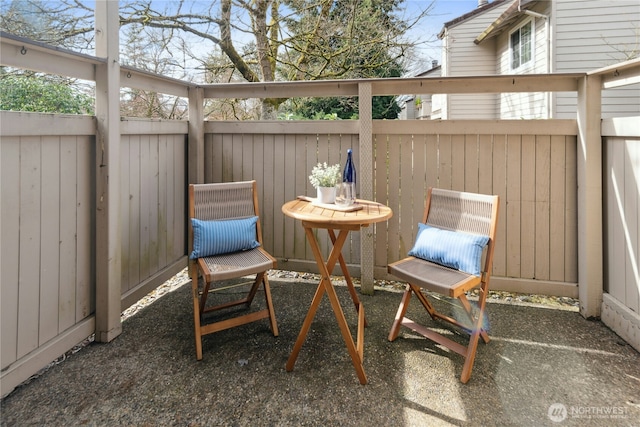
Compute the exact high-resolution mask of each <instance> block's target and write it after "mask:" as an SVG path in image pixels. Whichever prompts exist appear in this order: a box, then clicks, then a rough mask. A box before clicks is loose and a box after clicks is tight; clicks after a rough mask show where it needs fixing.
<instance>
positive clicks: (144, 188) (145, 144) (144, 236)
mask: <svg viewBox="0 0 640 427" xmlns="http://www.w3.org/2000/svg"><path fill="white" fill-rule="evenodd" d="M150 159H151V141H150V136H149V135H141V136H140V163H139V164H138V168H139V170H140V218H138V219H137V220H138V221H140V251H139V252H138V257H139V259H140V280H139V281H142V280H144V279H145V278H147V277H149V271H150V269H151V264H150V263H151V260H150V249H151V230H150V227H149V219H150V215H151V212H150V203H151V192H152V191H153V184H152V183H151V180H150V179H149V177H150V176H151V172H152V169H151V161H150ZM134 283H138V282H134Z"/></svg>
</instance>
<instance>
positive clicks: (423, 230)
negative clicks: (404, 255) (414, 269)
mask: <svg viewBox="0 0 640 427" xmlns="http://www.w3.org/2000/svg"><path fill="white" fill-rule="evenodd" d="M487 243H489V236H483V235H479V234H469V233H463V232H460V231H449V230H442V229H440V228H436V227H431V226H428V225H426V224H422V223H418V235H417V236H416V243H415V245H413V248H412V249H411V250H410V251H409V255H411V256H414V257H416V258H422V259H425V260H427V261H431V262H435V263H437V264H442V265H445V266H447V267H451V268H455V269H456V270H460V271H464V272H465V273H469V274H473V275H475V276H479V275H480V261H481V259H482V250H483V249H484V247H485V246H486V245H487Z"/></svg>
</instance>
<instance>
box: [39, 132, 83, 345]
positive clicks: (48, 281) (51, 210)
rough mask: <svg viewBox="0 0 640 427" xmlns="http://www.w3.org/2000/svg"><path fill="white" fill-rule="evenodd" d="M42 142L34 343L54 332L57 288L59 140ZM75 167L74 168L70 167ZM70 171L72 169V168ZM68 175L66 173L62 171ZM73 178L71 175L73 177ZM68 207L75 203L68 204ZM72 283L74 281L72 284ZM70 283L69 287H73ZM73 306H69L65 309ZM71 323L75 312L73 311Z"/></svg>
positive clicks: (51, 335) (49, 138)
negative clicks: (37, 292)
mask: <svg viewBox="0 0 640 427" xmlns="http://www.w3.org/2000/svg"><path fill="white" fill-rule="evenodd" d="M41 140H42V145H41V149H42V160H43V161H42V169H41V182H42V184H41V187H42V202H41V203H42V205H41V209H42V212H43V215H41V216H40V229H41V230H42V231H41V234H40V260H41V262H40V281H39V282H40V283H41V285H40V298H39V299H40V301H39V305H40V313H39V319H38V320H39V327H38V335H39V336H38V342H39V343H40V344H42V343H45V342H47V341H48V340H50V339H51V338H53V337H55V336H56V335H57V333H58V288H59V287H60V282H59V279H60V274H59V268H60V252H59V242H60V210H61V206H60V204H61V200H60V183H61V182H60V174H61V170H60V161H59V159H60V138H58V137H51V136H45V137H42V138H41ZM74 166H75V165H74ZM72 170H75V168H74V169H72ZM64 172H66V173H68V171H64ZM74 178H75V176H74ZM71 206H72V207H74V206H75V203H72V204H71ZM74 282H75V281H74ZM74 282H72V283H71V284H70V286H72V285H73V284H74ZM71 308H75V307H69V309H71ZM73 314H74V320H75V310H74V311H73Z"/></svg>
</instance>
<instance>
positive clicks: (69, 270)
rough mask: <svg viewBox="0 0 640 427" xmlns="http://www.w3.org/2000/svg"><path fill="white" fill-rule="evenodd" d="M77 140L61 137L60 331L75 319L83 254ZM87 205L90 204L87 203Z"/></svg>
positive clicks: (69, 325) (71, 324) (80, 159)
mask: <svg viewBox="0 0 640 427" xmlns="http://www.w3.org/2000/svg"><path fill="white" fill-rule="evenodd" d="M78 145H79V144H78V141H77V139H76V137H68V138H65V139H64V140H63V141H62V150H61V153H60V172H61V173H60V209H62V213H61V215H60V225H59V227H60V237H59V238H60V243H59V245H60V246H59V251H60V288H59V296H58V298H59V301H58V303H59V307H58V310H59V314H58V321H57V326H58V329H59V330H60V332H62V331H64V330H66V329H67V328H69V327H71V326H73V325H74V324H75V323H76V304H77V300H76V274H77V266H78V264H79V260H80V259H83V258H84V255H83V254H82V252H79V251H78V242H77V240H76V237H77V236H76V233H77V231H78V223H77V221H78V217H77V212H78V208H77V201H78V194H77V187H76V185H77V182H78V176H77V169H78V164H79V163H80V162H81V161H82V160H85V159H84V158H78ZM86 208H87V209H88V207H86Z"/></svg>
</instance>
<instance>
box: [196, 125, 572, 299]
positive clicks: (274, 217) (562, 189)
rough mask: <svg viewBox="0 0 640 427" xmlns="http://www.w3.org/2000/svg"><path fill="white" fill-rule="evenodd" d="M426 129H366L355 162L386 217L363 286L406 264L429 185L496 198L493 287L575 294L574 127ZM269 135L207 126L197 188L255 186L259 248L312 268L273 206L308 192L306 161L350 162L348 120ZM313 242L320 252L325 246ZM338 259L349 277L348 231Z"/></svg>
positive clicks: (299, 238) (352, 257) (355, 247)
mask: <svg viewBox="0 0 640 427" xmlns="http://www.w3.org/2000/svg"><path fill="white" fill-rule="evenodd" d="M302 126H304V129H302ZM431 126H432V124H431V125H430V124H429V123H427V122H421V121H401V122H399V121H376V122H374V154H373V163H372V164H371V165H363V164H358V163H356V164H357V168H366V167H370V168H372V170H373V171H374V199H375V200H376V201H378V202H382V203H385V204H387V205H388V206H390V207H391V208H392V210H393V212H394V216H393V217H392V218H391V219H390V220H389V221H388V222H387V223H384V224H377V225H376V226H375V227H374V228H375V233H374V234H375V245H374V268H375V277H376V278H389V277H388V276H387V273H386V265H387V264H388V263H389V262H393V261H396V260H398V259H400V258H401V257H404V256H406V253H407V252H408V251H409V249H410V248H411V246H412V244H413V241H414V239H415V233H416V226H417V222H418V221H419V220H420V218H421V217H422V213H423V210H424V202H425V194H426V189H427V188H428V187H430V186H434V187H440V188H450V189H455V190H463V191H472V192H481V193H489V194H498V195H500V196H501V198H502V206H501V212H500V221H499V231H498V236H499V239H498V245H497V248H496V253H495V261H494V272H493V274H494V277H493V288H494V289H502V290H511V291H520V292H529V293H544V294H552V295H564V296H571V297H577V295H578V291H577V213H576V202H577V195H576V186H575V182H576V129H577V128H576V124H575V121H572V120H557V121H549V122H548V123H546V124H545V126H544V128H543V129H541V127H540V124H539V122H538V121H492V122H491V123H485V122H482V121H465V122H455V121H454V122H442V123H439V124H438V125H437V127H436V129H434V131H435V132H437V133H425V132H426V131H427V128H429V127H431ZM281 127H282V125H281V124H277V123H272V124H269V123H252V125H251V127H250V130H251V132H247V131H246V127H245V126H238V123H237V122H217V123H216V124H215V129H216V132H217V133H216V134H207V139H206V146H205V176H206V181H207V182H223V181H233V180H244V179H256V180H257V181H258V183H259V187H260V194H261V214H262V218H263V222H264V227H263V229H264V240H265V245H266V247H267V248H268V249H269V250H270V251H271V252H272V253H273V254H274V256H276V257H277V258H278V259H279V262H280V264H279V266H280V268H283V269H290V270H301V271H315V268H316V267H315V261H314V259H313V254H311V253H310V251H309V248H308V245H307V243H306V239H305V236H304V232H303V230H302V227H300V225H299V224H297V223H296V222H295V221H294V220H292V219H290V218H287V217H285V216H284V215H283V214H282V212H281V211H280V207H281V206H282V204H283V203H284V202H286V201H287V200H291V199H292V198H295V197H296V196H297V195H301V194H305V195H313V194H314V189H313V187H312V186H311V184H310V183H309V180H308V175H309V171H310V170H311V168H312V167H313V165H315V164H316V163H318V162H324V161H326V162H328V163H329V164H334V163H340V164H344V161H345V158H346V150H347V148H353V150H354V156H355V159H356V161H357V160H358V159H359V158H360V156H359V145H358V135H357V134H354V133H353V129H352V127H353V125H352V124H349V123H337V124H336V123H334V122H314V123H303V124H300V123H287V128H288V129H287V131H286V132H283V130H282V128H281ZM461 128H462V129H463V130H464V133H461ZM303 130H304V132H305V133H302V131H303ZM487 132H491V133H487ZM542 132H544V133H542ZM368 231H369V230H368V229H366V230H365V232H368ZM319 233H320V236H319V238H320V242H321V246H322V247H323V248H324V250H325V255H327V254H328V250H329V249H330V247H331V246H330V241H329V240H328V237H327V235H326V233H323V232H322V231H319ZM344 256H345V260H346V262H347V264H348V265H349V266H350V268H352V270H351V273H353V274H355V275H356V276H359V275H360V270H359V266H360V261H361V259H360V236H359V233H353V234H352V237H351V241H350V242H349V244H348V245H346V246H345V250H344Z"/></svg>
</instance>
